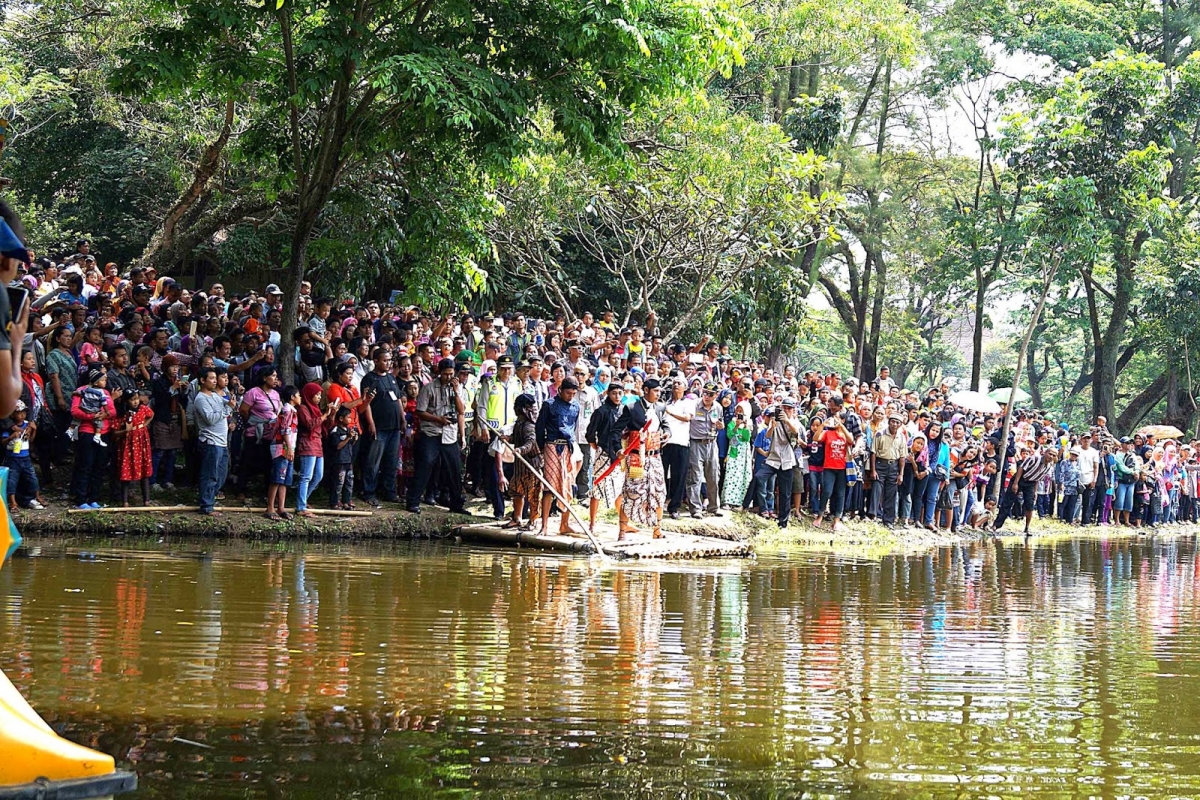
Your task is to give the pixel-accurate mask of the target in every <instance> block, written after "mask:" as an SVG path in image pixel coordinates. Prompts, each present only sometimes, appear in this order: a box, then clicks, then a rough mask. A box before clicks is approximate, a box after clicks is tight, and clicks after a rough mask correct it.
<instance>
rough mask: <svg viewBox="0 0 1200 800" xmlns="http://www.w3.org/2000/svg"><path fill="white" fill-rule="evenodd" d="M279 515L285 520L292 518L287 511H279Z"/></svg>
mask: <svg viewBox="0 0 1200 800" xmlns="http://www.w3.org/2000/svg"><path fill="white" fill-rule="evenodd" d="M279 516H280V517H282V518H283V519H284V521H287V520H289V519H291V518H292V514H291V512H289V511H280V512H279Z"/></svg>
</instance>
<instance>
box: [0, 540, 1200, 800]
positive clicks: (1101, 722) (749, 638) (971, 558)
mask: <svg viewBox="0 0 1200 800" xmlns="http://www.w3.org/2000/svg"><path fill="white" fill-rule="evenodd" d="M28 544H29V547H27V548H26V549H25V550H24V551H22V553H21V554H20V555H18V557H17V558H16V559H15V560H14V561H12V562H11V563H10V564H9V565H8V566H6V567H5V569H4V570H3V571H0V596H2V597H3V600H4V606H3V610H2V612H0V668H3V670H4V671H5V672H6V673H7V674H8V676H9V677H10V678H11V679H12V681H13V682H14V683H15V684H16V685H17V686H18V687H19V688H20V689H21V690H22V691H23V692H24V693H25V695H26V696H27V697H28V698H29V700H30V701H31V702H32V704H33V705H34V707H35V708H37V709H38V710H39V711H40V712H41V713H42V714H43V716H45V717H46V719H47V720H48V721H50V722H51V724H52V725H53V726H54V727H55V729H56V730H58V731H60V732H62V733H64V734H65V735H67V736H68V737H70V738H72V739H75V740H77V741H81V742H84V743H86V744H90V745H92V746H94V747H97V748H99V749H102V750H105V751H107V752H110V753H112V754H114V755H115V756H116V757H117V758H118V759H119V760H120V761H121V762H122V763H123V764H124V765H125V766H131V767H132V768H134V769H136V770H137V772H138V773H139V775H140V779H141V786H142V789H141V790H140V792H139V793H138V795H137V796H139V797H147V798H150V797H155V798H157V797H163V798H166V797H172V798H190V797H295V798H334V797H339V798H340V797H432V796H471V795H474V794H484V795H487V796H493V797H494V796H501V797H530V796H533V795H534V793H535V792H536V793H537V794H538V795H541V796H542V797H578V796H587V797H597V796H600V797H796V796H805V797H855V798H883V797H896V798H901V797H903V798H926V797H956V798H958V797H987V796H998V797H1008V796H1014V795H1016V794H1018V793H1019V794H1021V795H1033V796H1037V797H1056V798H1057V797H1093V796H1094V797H1105V798H1109V797H1111V798H1116V797H1123V796H1130V795H1132V796H1148V797H1167V796H1178V797H1196V796H1200V713H1198V712H1200V603H1198V598H1197V585H1198V581H1200V559H1198V558H1197V552H1196V545H1195V542H1194V541H1193V540H1192V539H1190V538H1187V539H1175V540H1165V541H1159V540H1145V539H1140V540H1139V539H1123V540H1115V541H1110V542H1101V541H1097V540H1086V539H1081V540H1068V541H1062V542H1058V543H1054V544H1047V545H1037V544H1034V545H1030V546H1026V545H1024V544H1023V543H1020V542H1013V543H1009V542H1005V543H996V542H981V543H975V544H969V545H964V546H961V547H954V548H945V549H940V550H935V551H931V552H929V553H927V554H924V555H910V556H892V557H886V558H883V559H881V560H873V561H864V560H856V559H854V558H850V557H838V556H830V555H817V554H805V553H796V552H790V553H788V552H784V553H776V554H770V555H761V556H760V557H759V558H758V559H757V560H750V561H744V562H719V563H718V562H714V563H700V562H697V563H691V564H669V563H668V564H662V565H653V566H652V565H648V564H634V565H616V566H612V567H607V568H606V567H605V566H603V565H600V564H595V563H588V562H586V561H581V560H572V559H566V558H556V557H544V556H532V557H525V556H522V557H518V556H515V555H513V554H511V553H507V552H501V551H486V550H476V549H470V548H466V547H461V546H459V547H455V546H453V545H449V544H396V545H388V546H374V547H370V546H364V547H359V546H332V545H312V544H295V545H286V546H271V545H237V544H230V545H213V546H210V547H207V548H205V549H204V551H203V552H201V547H202V545H201V544H200V543H197V542H194V541H193V542H190V543H188V542H180V543H171V542H165V543H162V542H144V543H139V542H119V543H118V542H103V543H90V544H87V545H85V546H84V547H79V546H73V545H63V544H61V543H56V542H53V541H43V542H39V541H32V542H29V543H28ZM85 547H86V548H87V549H85Z"/></svg>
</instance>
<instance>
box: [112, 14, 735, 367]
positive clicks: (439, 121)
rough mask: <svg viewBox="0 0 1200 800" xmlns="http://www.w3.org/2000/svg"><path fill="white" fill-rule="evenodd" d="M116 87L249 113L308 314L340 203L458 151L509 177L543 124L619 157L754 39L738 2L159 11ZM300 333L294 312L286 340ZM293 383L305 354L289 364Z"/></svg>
mask: <svg viewBox="0 0 1200 800" xmlns="http://www.w3.org/2000/svg"><path fill="white" fill-rule="evenodd" d="M152 7H153V9H154V11H155V12H156V13H155V14H154V16H153V18H152V20H151V21H150V23H149V24H147V25H146V26H145V27H144V29H143V30H142V31H141V32H140V33H139V34H138V35H137V37H136V40H135V42H134V44H133V45H132V46H130V47H128V48H126V49H124V50H123V51H122V57H123V59H124V64H123V66H122V67H121V68H120V69H119V70H118V72H117V74H116V78H115V85H116V86H117V87H119V88H120V89H121V90H122V91H124V92H128V93H132V94H135V95H137V96H146V97H154V96H158V97H163V96H180V95H182V94H185V93H192V92H196V91H201V92H203V93H204V94H206V95H207V96H209V97H210V98H211V99H212V101H213V102H214V103H225V102H227V101H228V100H229V99H231V98H232V99H233V100H234V101H235V102H239V103H245V104H247V109H248V114H249V115H250V119H249V121H248V124H247V131H246V133H245V134H244V136H243V139H244V141H243V143H242V146H243V148H244V149H245V150H246V151H247V152H250V153H253V154H254V155H255V156H256V157H257V158H258V159H259V160H260V161H261V162H263V163H270V164H271V165H272V167H273V170H272V174H273V180H272V181H271V182H270V185H269V186H267V187H266V190H267V193H268V196H274V197H277V198H279V199H280V200H282V201H283V204H284V207H285V209H286V211H287V214H288V217H289V219H290V221H291V229H292V230H291V242H290V252H289V254H288V264H287V267H286V273H285V275H284V277H283V281H282V282H283V283H284V286H285V291H286V294H287V297H289V298H290V299H291V300H292V301H294V299H295V298H297V297H298V296H299V287H300V283H301V282H302V281H303V280H304V278H305V274H306V269H307V260H306V255H307V250H308V245H309V243H310V241H311V240H312V237H313V234H314V231H315V230H316V229H317V225H318V220H319V218H320V215H321V214H322V212H323V211H324V210H325V208H326V205H327V203H328V202H329V199H330V196H331V194H332V193H333V191H334V190H335V189H336V188H337V187H338V186H339V185H340V184H341V183H342V181H344V180H345V179H346V177H347V176H348V175H349V174H353V173H354V172H355V169H356V168H357V167H359V166H362V165H370V164H374V163H378V162H379V161H380V160H381V159H384V158H386V157H388V156H389V155H402V156H403V157H406V158H412V159H415V160H420V157H421V152H422V150H423V149H424V148H426V147H429V146H437V147H439V148H440V147H444V146H445V145H446V144H447V143H453V144H455V145H456V146H458V147H460V148H461V149H462V150H463V151H464V152H468V153H470V154H472V156H473V157H475V158H477V159H480V160H482V161H485V162H487V163H492V164H497V165H499V164H502V163H506V162H507V161H509V160H510V159H511V158H513V157H514V156H515V155H517V154H519V153H520V152H522V151H523V150H524V149H525V148H526V147H527V146H528V143H529V141H530V140H529V138H528V137H527V136H526V135H525V134H526V132H527V131H528V130H529V128H530V126H531V125H533V122H534V117H535V115H536V113H537V111H538V110H539V109H541V108H545V109H547V113H548V114H549V115H550V118H551V119H552V120H553V124H554V126H555V129H556V130H557V131H559V132H560V133H561V135H562V136H563V137H564V139H565V140H566V141H567V142H569V143H570V144H572V145H574V146H577V147H579V148H581V149H584V150H588V149H600V150H604V149H614V148H618V147H620V133H621V130H622V126H623V123H624V120H625V117H626V113H627V109H629V108H632V107H634V106H636V105H637V104H639V103H640V102H643V101H644V100H646V99H648V98H651V97H654V96H656V95H659V94H662V93H670V92H673V91H678V90H680V89H682V88H684V87H687V86H691V85H695V84H697V83H699V82H701V81H703V80H705V79H707V78H708V77H709V76H710V75H711V74H712V73H713V72H714V71H717V70H721V69H728V68H729V67H730V66H731V65H732V64H733V63H734V62H735V61H736V60H737V59H738V58H739V57H740V52H741V48H742V46H743V43H744V40H745V31H744V28H743V26H742V24H741V22H740V19H739V18H738V16H737V14H736V13H735V10H734V8H733V7H732V5H730V4H729V3H727V2H725V0H666V2H661V1H660V0H656V1H655V2H648V1H647V0H622V1H620V2H614V3H606V4H599V5H598V4H594V3H589V2H582V1H581V0H571V1H569V2H566V3H562V2H548V0H534V2H521V3H518V2H514V1H513V0H484V1H483V2H472V3H467V2H463V1H462V0H418V1H417V2H408V0H376V1H375V2H372V1H371V0H352V1H350V2H345V3H334V4H329V3H325V2H320V1H319V0H276V1H275V2H274V3H267V4H265V5H256V4H246V3H244V2H241V1H240V0H159V1H157V2H154V3H153V4H152ZM295 323H296V307H295V304H294V302H290V303H289V304H288V305H287V306H286V307H285V312H284V320H283V326H284V329H285V330H290V329H291V328H292V327H294V325H295ZM280 355H281V359H280V362H281V368H282V371H283V372H284V373H285V375H287V376H288V377H290V371H291V358H292V353H291V352H290V350H287V349H285V350H284V352H282V353H281V354H280Z"/></svg>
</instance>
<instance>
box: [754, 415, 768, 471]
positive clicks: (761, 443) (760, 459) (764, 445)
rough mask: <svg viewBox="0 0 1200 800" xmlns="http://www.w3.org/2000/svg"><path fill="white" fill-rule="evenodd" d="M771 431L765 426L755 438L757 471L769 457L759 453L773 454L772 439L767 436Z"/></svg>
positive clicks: (755, 464) (755, 465)
mask: <svg viewBox="0 0 1200 800" xmlns="http://www.w3.org/2000/svg"><path fill="white" fill-rule="evenodd" d="M769 430H770V427H769V426H766V425H764V426H763V427H762V428H761V429H760V430H759V431H758V435H757V436H755V437H754V468H755V469H756V470H757V469H758V468H759V467H761V466H762V465H763V464H764V463H765V462H766V460H767V457H766V456H764V455H763V454H762V453H760V452H758V451H759V450H766V451H767V452H768V453H769V452H771V437H770V436H769V435H768V434H767V431H769Z"/></svg>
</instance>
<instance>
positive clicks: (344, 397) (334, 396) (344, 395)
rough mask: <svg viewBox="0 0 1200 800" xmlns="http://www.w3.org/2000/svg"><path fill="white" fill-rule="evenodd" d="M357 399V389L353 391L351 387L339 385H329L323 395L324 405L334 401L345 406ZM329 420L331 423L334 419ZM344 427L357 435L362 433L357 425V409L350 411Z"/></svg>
mask: <svg viewBox="0 0 1200 800" xmlns="http://www.w3.org/2000/svg"><path fill="white" fill-rule="evenodd" d="M358 398H359V393H358V389H355V388H354V387H353V386H342V385H341V384H340V383H331V384H329V390H328V391H327V392H326V393H325V402H326V404H329V403H332V402H333V401H334V400H341V401H342V405H346V404H347V403H353V402H354V401H355V400H357V399H358ZM329 419H330V422H332V421H333V420H334V419H335V417H330V418H329ZM346 427H348V428H349V429H350V430H355V431H358V432H359V433H362V427H361V426H360V425H359V424H358V409H357V408H352V409H350V419H349V421H348V422H347V424H346Z"/></svg>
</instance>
